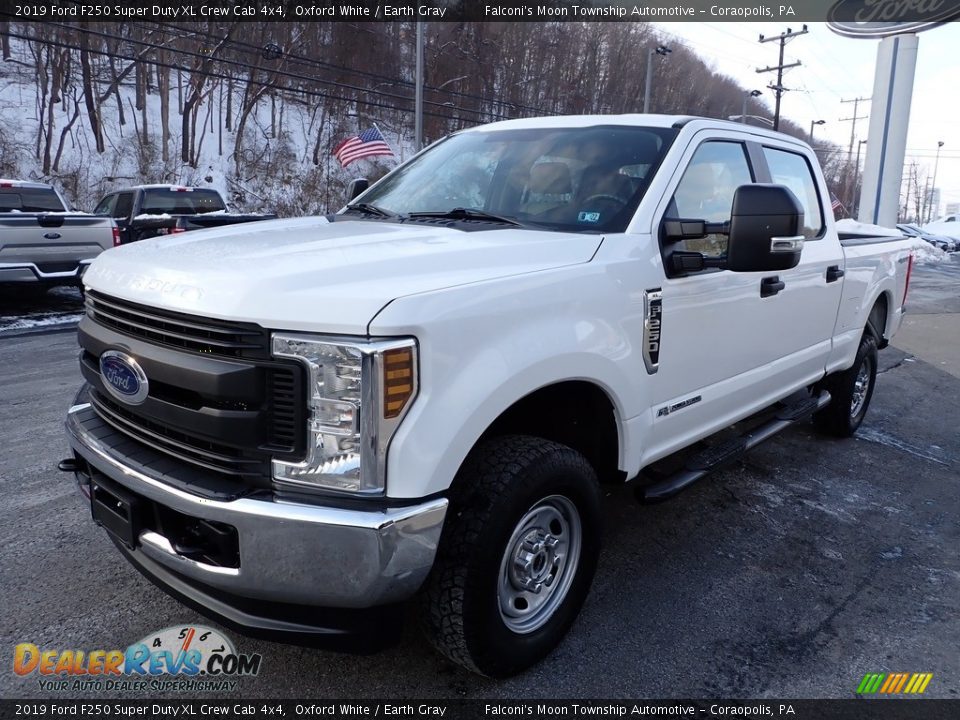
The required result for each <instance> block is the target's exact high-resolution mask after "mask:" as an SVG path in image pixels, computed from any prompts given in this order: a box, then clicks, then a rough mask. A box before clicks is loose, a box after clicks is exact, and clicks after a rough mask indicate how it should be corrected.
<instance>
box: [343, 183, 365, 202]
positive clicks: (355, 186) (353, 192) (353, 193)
mask: <svg viewBox="0 0 960 720" xmlns="http://www.w3.org/2000/svg"><path fill="white" fill-rule="evenodd" d="M368 187H370V181H369V180H367V179H366V178H355V179H354V180H351V181H350V184H349V185H347V202H353V200H354V198H356V197H357V196H358V195H360V193H362V192H365V191H366V189H367V188H368Z"/></svg>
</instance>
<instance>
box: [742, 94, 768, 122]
mask: <svg viewBox="0 0 960 720" xmlns="http://www.w3.org/2000/svg"><path fill="white" fill-rule="evenodd" d="M761 95H763V93H762V92H760V91H759V90H744V91H743V111H742V112H741V113H740V122H741V123H742V124H744V125H746V124H747V98H752V97H760V96H761Z"/></svg>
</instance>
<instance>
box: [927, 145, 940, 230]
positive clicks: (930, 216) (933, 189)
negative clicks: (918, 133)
mask: <svg viewBox="0 0 960 720" xmlns="http://www.w3.org/2000/svg"><path fill="white" fill-rule="evenodd" d="M942 147H943V140H938V141H937V159H936V160H934V161H933V182H932V183H931V185H930V203H929V207H928V208H927V222H930V221H931V220H932V219H933V193H935V192H936V191H937V166H938V165H939V164H940V148H942ZM938 206H939V203H938ZM938 209H939V207H938Z"/></svg>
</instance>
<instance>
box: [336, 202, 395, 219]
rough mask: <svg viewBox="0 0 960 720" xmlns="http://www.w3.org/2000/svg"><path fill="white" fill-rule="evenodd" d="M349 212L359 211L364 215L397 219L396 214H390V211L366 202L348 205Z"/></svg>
mask: <svg viewBox="0 0 960 720" xmlns="http://www.w3.org/2000/svg"><path fill="white" fill-rule="evenodd" d="M347 210H358V211H360V212H362V213H366V214H367V215H376V216H377V217H384V218H392V217H396V214H395V213H392V212H389V211H388V210H384V209H383V208H381V207H377V206H376V205H371V204H370V203H365V202H358V203H353V204H351V205H347Z"/></svg>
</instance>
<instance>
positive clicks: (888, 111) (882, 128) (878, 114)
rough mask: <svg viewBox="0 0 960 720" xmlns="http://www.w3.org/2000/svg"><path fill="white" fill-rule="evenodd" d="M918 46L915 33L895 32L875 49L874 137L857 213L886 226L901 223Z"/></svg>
mask: <svg viewBox="0 0 960 720" xmlns="http://www.w3.org/2000/svg"><path fill="white" fill-rule="evenodd" d="M918 45H919V43H918V40H917V36H916V35H894V36H892V37H887V38H884V39H883V40H881V41H880V47H879V48H878V50H877V70H876V75H875V77H874V80H873V98H872V101H871V106H870V134H869V135H868V136H867V137H868V138H870V142H868V143H867V158H866V161H865V163H864V170H863V189H862V190H861V192H860V209H859V212H858V216H857V219H858V220H859V221H860V222H863V223H872V224H873V225H883V226H885V227H893V226H894V225H896V223H897V219H898V217H897V216H898V214H899V210H900V184H901V183H902V181H903V162H904V156H905V154H906V151H907V126H908V125H909V123H910V100H911V97H912V96H913V76H914V71H915V70H916V66H917V47H918ZM857 171H858V172H859V168H857Z"/></svg>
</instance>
